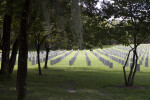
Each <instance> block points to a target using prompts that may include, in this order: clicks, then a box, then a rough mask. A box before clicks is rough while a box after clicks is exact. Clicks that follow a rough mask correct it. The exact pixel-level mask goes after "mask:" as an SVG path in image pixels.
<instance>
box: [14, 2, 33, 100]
mask: <svg viewBox="0 0 150 100" xmlns="http://www.w3.org/2000/svg"><path fill="white" fill-rule="evenodd" d="M29 6H30V0H24V3H23V9H22V16H21V22H20V36H19V58H18V71H17V100H25V99H26V83H27V55H28V41H27V37H28V32H27V30H28V16H29Z"/></svg>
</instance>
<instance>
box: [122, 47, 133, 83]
mask: <svg viewBox="0 0 150 100" xmlns="http://www.w3.org/2000/svg"><path fill="white" fill-rule="evenodd" d="M132 50H133V49H131V50H130V51H129V53H128V56H127V59H126V62H125V64H124V66H123V73H124V81H125V85H126V86H127V85H128V81H127V76H126V70H125V67H126V64H127V62H128V59H129V56H130V53H131V51H132Z"/></svg>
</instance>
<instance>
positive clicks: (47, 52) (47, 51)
mask: <svg viewBox="0 0 150 100" xmlns="http://www.w3.org/2000/svg"><path fill="white" fill-rule="evenodd" d="M48 54H49V49H48V48H47V49H46V59H45V66H44V68H47V62H48Z"/></svg>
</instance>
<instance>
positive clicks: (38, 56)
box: [37, 48, 42, 75]
mask: <svg viewBox="0 0 150 100" xmlns="http://www.w3.org/2000/svg"><path fill="white" fill-rule="evenodd" d="M37 59H38V68H39V75H42V71H41V64H40V50H39V48H38V49H37Z"/></svg>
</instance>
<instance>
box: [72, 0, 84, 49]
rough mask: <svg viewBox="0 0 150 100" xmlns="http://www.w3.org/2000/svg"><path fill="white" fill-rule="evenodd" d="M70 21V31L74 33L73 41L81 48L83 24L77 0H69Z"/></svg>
mask: <svg viewBox="0 0 150 100" xmlns="http://www.w3.org/2000/svg"><path fill="white" fill-rule="evenodd" d="M71 22H72V24H71V26H72V28H71V29H72V33H74V36H75V41H77V43H78V46H79V48H80V49H83V47H82V44H83V36H82V35H83V26H82V19H81V8H80V5H79V0H71Z"/></svg>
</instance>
